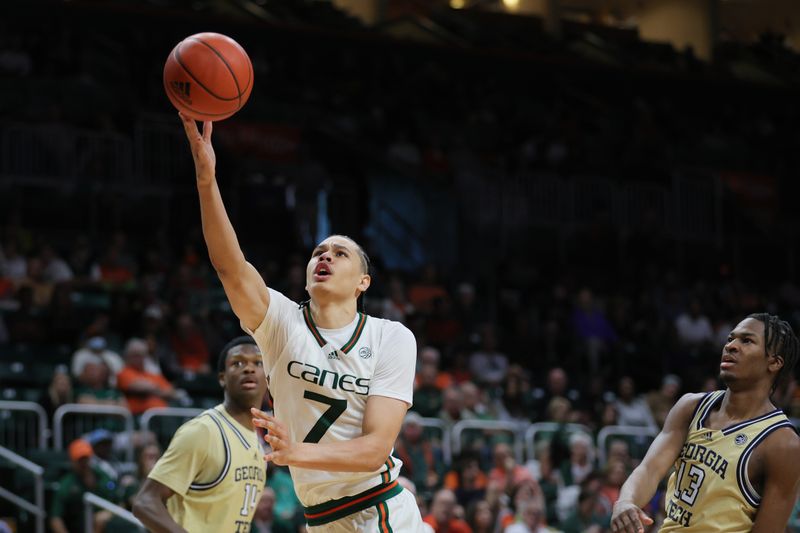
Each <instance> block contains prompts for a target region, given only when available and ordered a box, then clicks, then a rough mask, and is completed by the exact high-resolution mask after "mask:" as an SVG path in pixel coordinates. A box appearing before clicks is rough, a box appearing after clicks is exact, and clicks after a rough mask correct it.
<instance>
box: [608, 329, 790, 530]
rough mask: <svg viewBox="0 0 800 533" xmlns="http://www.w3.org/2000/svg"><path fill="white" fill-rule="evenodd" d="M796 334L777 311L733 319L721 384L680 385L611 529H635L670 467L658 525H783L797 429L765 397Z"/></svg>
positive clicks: (786, 372)
mask: <svg viewBox="0 0 800 533" xmlns="http://www.w3.org/2000/svg"><path fill="white" fill-rule="evenodd" d="M798 353H800V341H798V338H797V337H796V336H795V334H794V332H793V331H792V328H791V326H789V324H788V323H787V322H785V321H783V320H781V319H780V318H778V317H777V316H774V315H770V314H767V313H756V314H752V315H749V316H748V317H747V318H745V319H744V320H742V321H741V322H740V323H739V324H738V325H737V326H736V327H735V328H734V329H733V331H731V333H730V335H729V336H728V342H727V343H726V344H725V346H724V347H723V348H722V360H721V362H720V366H719V368H720V373H719V376H720V379H721V380H722V382H723V383H724V384H725V385H726V386H727V389H726V390H720V391H715V392H709V393H706V394H686V395H684V396H683V397H682V398H681V399H680V400H678V402H677V403H676V404H675V406H674V407H673V408H672V410H671V411H670V413H669V415H668V416H667V420H666V422H665V423H664V428H663V429H662V430H661V433H660V434H659V435H658V436H657V437H656V439H655V441H653V444H652V445H651V446H650V449H649V450H648V452H647V455H646V456H645V458H644V460H643V461H642V463H641V464H640V465H639V466H638V467H637V468H636V469H635V470H634V471H633V473H632V474H631V475H630V477H629V478H628V480H627V481H626V482H625V484H624V485H623V486H622V490H621V492H620V496H619V500H618V501H617V503H616V504H615V505H614V513H613V515H612V519H611V531H613V532H615V533H617V532H630V533H642V532H644V526H645V525H650V524H652V523H653V520H652V519H651V518H650V517H649V516H647V514H645V513H644V511H642V507H644V506H645V504H647V503H648V502H649V501H650V499H651V498H652V497H653V495H654V494H655V492H656V489H657V488H658V484H659V482H660V481H661V479H663V477H664V476H665V475H666V473H667V471H668V470H669V469H670V467H671V466H674V471H673V473H672V475H671V476H670V478H669V483H668V487H667V492H666V495H665V515H666V517H665V519H664V524H663V525H662V527H661V529H660V531H661V532H662V533H664V532H673V531H681V532H684V533H698V532H702V533H715V532H727V531H742V532H744V531H751V532H753V533H775V532H778V531H784V530H785V529H786V523H787V522H788V520H789V515H790V514H791V511H792V506H793V505H794V503H795V501H796V499H797V492H798V486H800V461H798V460H797V459H798V458H799V457H800V438H798V436H797V433H796V431H795V429H794V427H793V426H792V424H791V422H789V420H788V419H787V418H786V415H785V414H783V412H782V411H781V410H780V409H777V408H776V407H775V405H774V404H773V403H772V401H771V400H770V396H771V394H772V392H774V390H775V389H776V387H777V386H778V385H779V384H780V382H781V381H782V380H784V379H787V378H788V377H789V376H791V374H792V369H793V368H794V365H795V363H796V362H797V357H798Z"/></svg>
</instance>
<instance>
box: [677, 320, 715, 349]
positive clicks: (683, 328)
mask: <svg viewBox="0 0 800 533" xmlns="http://www.w3.org/2000/svg"><path fill="white" fill-rule="evenodd" d="M675 329H676V330H677V332H678V338H679V339H680V340H681V342H682V343H684V344H692V345H697V344H702V343H704V342H711V341H713V340H714V330H713V329H712V328H711V321H710V320H709V319H708V317H706V316H705V315H698V316H697V317H694V318H693V317H692V316H691V315H690V314H689V313H682V314H681V315H680V316H678V318H676V319H675Z"/></svg>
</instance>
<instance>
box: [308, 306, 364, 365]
mask: <svg viewBox="0 0 800 533" xmlns="http://www.w3.org/2000/svg"><path fill="white" fill-rule="evenodd" d="M303 319H304V320H305V321H306V326H307V327H308V330H309V331H310V332H311V334H312V335H313V336H314V340H316V341H317V344H319V347H320V348H322V347H324V346H325V345H326V344H327V341H326V340H325V337H323V336H322V333H320V332H319V329H317V325H316V324H315V323H314V318H313V317H312V316H311V308H310V306H305V307H303ZM366 323H367V315H365V314H364V313H361V312H359V313H358V322H357V323H356V329H355V331H353V334H352V335H351V336H350V340H348V341H347V342H346V343H345V345H344V346H342V348H341V351H342V352H344V353H348V352H349V351H350V350H352V349H353V347H354V346H355V345H356V343H357V342H358V339H359V338H360V337H361V334H362V333H364V325H365V324H366Z"/></svg>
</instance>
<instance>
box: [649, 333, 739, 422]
mask: <svg viewBox="0 0 800 533" xmlns="http://www.w3.org/2000/svg"><path fill="white" fill-rule="evenodd" d="M728 332H730V330H728ZM726 335H727V333H726ZM680 392H681V378H679V377H678V376H676V375H675V374H667V375H666V376H664V377H663V378H662V380H661V387H660V388H659V389H658V390H657V391H651V392H650V393H649V394H648V395H647V406H648V407H649V408H650V412H651V413H652V414H653V420H655V423H656V425H657V426H658V427H659V428H661V427H664V421H665V420H666V419H667V414H669V410H670V409H672V406H673V405H675V402H677V401H678V396H679V394H680Z"/></svg>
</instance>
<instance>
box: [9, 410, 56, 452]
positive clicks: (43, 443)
mask: <svg viewBox="0 0 800 533" xmlns="http://www.w3.org/2000/svg"><path fill="white" fill-rule="evenodd" d="M0 411H23V412H25V411H27V412H33V413H36V418H37V425H38V427H39V436H38V439H37V440H38V441H39V444H38V446H37V447H38V448H39V449H40V450H44V449H46V448H47V412H46V411H45V410H44V407H42V406H41V405H39V404H38V403H36V402H11V401H0Z"/></svg>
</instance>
